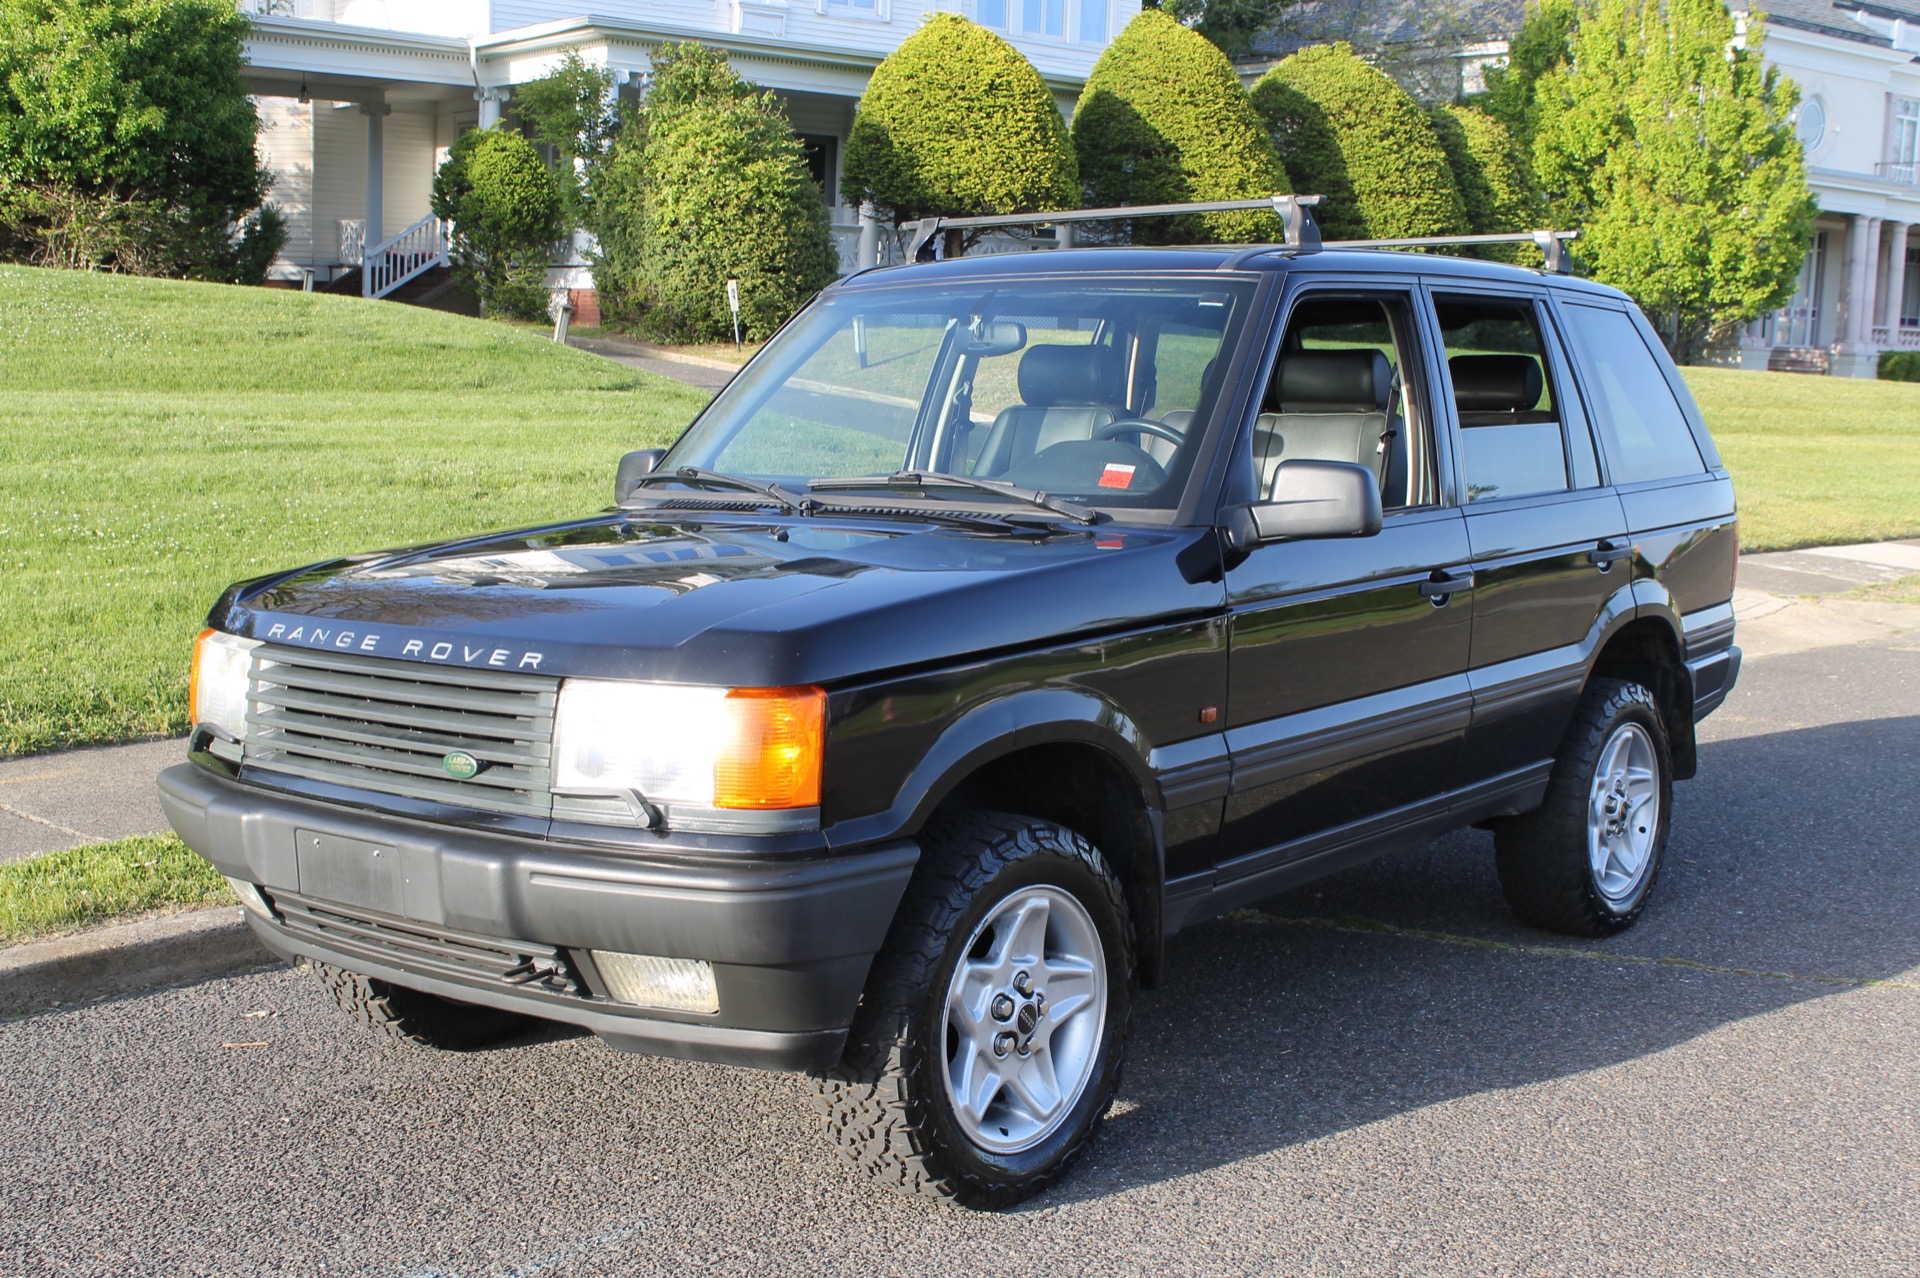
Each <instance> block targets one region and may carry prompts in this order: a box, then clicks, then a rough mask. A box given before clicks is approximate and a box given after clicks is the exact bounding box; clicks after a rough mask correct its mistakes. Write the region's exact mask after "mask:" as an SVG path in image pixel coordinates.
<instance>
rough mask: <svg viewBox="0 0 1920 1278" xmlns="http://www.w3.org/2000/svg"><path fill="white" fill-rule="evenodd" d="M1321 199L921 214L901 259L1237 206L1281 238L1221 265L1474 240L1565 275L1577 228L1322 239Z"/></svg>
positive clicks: (927, 258) (1067, 242)
mask: <svg viewBox="0 0 1920 1278" xmlns="http://www.w3.org/2000/svg"><path fill="white" fill-rule="evenodd" d="M1324 198H1325V197H1323V196H1318V195H1270V196H1267V197H1265V198H1263V199H1257V200H1205V201H1200V202H1198V203H1191V204H1135V205H1120V206H1118V207H1114V208H1104V209H1063V210H1060V211H1058V212H1053V213H1001V214H990V215H988V216H985V217H923V218H921V219H920V220H918V221H916V222H904V223H902V224H901V227H902V229H903V230H910V231H912V232H913V241H912V243H911V245H910V246H909V247H908V250H907V260H908V261H909V262H931V261H933V260H934V250H933V242H934V237H935V236H937V235H939V234H940V232H942V231H958V230H972V229H982V228H986V227H1000V226H1055V227H1058V228H1059V230H1060V231H1061V232H1064V234H1063V235H1062V236H1061V239H1060V243H1059V247H1062V248H1066V247H1070V246H1071V245H1072V243H1073V237H1072V224H1073V223H1075V222H1110V221H1115V220H1118V219H1122V218H1134V217H1174V216H1178V215H1180V214H1186V213H1227V212H1234V211H1238V210H1242V209H1271V210H1273V211H1274V212H1275V213H1278V214H1279V215H1280V225H1281V234H1282V236H1283V239H1282V242H1281V243H1280V244H1277V245H1274V244H1259V245H1249V246H1248V247H1247V248H1246V249H1245V250H1244V251H1243V252H1241V253H1239V254H1236V255H1235V256H1234V257H1233V258H1232V259H1231V260H1230V261H1229V262H1228V263H1227V264H1228V265H1229V266H1238V265H1240V264H1241V263H1242V262H1244V261H1246V260H1247V259H1249V258H1252V257H1258V256H1260V255H1262V254H1265V253H1271V252H1274V251H1276V250H1279V249H1284V250H1290V251H1292V252H1295V253H1312V252H1316V251H1318V250H1320V249H1323V248H1373V249H1393V248H1447V247H1467V246H1471V245H1475V244H1533V245H1536V246H1538V248H1539V249H1540V254H1541V256H1542V257H1544V258H1545V259H1546V261H1545V263H1544V265H1545V267H1546V269H1547V270H1549V271H1552V272H1554V273H1556V274H1559V275H1567V274H1571V273H1572V271H1573V262H1572V260H1571V259H1570V258H1569V257H1568V255H1567V251H1566V246H1567V243H1568V242H1569V241H1572V240H1577V239H1579V238H1580V232H1578V231H1549V230H1539V231H1513V232H1504V233H1500V234H1494V235H1414V236H1406V237H1404V238H1400V239H1388V240H1322V239H1321V238H1320V227H1319V225H1318V224H1317V223H1315V221H1314V220H1313V213H1312V211H1311V210H1312V207H1313V206H1314V205H1317V204H1320V203H1322V202H1323V200H1324Z"/></svg>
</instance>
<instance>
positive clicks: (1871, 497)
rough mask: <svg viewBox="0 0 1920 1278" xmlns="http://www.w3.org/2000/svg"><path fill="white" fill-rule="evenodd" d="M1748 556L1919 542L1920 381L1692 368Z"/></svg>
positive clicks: (1689, 371) (1689, 375)
mask: <svg viewBox="0 0 1920 1278" xmlns="http://www.w3.org/2000/svg"><path fill="white" fill-rule="evenodd" d="M1686 378H1687V384H1688V385H1689V386H1691V387H1692V388H1693V394H1694V397H1695V398H1696V399H1698V400H1699V401H1700V409H1701V411H1702V412H1703V413H1705V414H1706V417H1707V425H1708V426H1709V427H1710V428H1711V429H1712V431H1713V438H1714V442H1715V443H1717V444H1719V446H1720V452H1721V454H1722V455H1723V456H1724V457H1725V459H1726V463H1727V469H1728V470H1729V471H1731V472H1732V473H1733V481H1734V484H1735V486H1736V488H1737V489H1738V491H1739V497H1740V545H1741V548H1742V549H1743V550H1749V551H1756V550H1789V549H1792V548H1794V547H1796V546H1837V545H1845V544H1847V543H1849V542H1860V541H1885V540H1889V539H1892V538H1899V537H1916V536H1920V385H1915V384H1913V383H1911V382H1867V381H1855V380H1852V379H1850V378H1840V377H1803V376H1794V375H1792V374H1788V373H1743V372H1736V371H1734V370H1731V369H1720V368H1689V369H1687V370H1686Z"/></svg>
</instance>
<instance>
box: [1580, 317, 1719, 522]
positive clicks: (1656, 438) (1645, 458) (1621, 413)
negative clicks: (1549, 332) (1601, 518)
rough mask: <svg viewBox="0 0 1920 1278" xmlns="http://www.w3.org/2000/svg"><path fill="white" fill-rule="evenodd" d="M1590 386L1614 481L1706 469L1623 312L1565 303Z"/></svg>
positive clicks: (1682, 418) (1674, 403) (1650, 356)
mask: <svg viewBox="0 0 1920 1278" xmlns="http://www.w3.org/2000/svg"><path fill="white" fill-rule="evenodd" d="M1564 313H1565V314H1566V317H1567V323H1568V325H1569V326H1570V327H1571V328H1572V329H1573V333H1574V337H1575V339H1576V340H1577V341H1578V342H1579V343H1580V349H1581V351H1582V352H1583V353H1584V354H1585V355H1586V357H1587V359H1586V364H1587V371H1588V373H1589V374H1590V380H1591V382H1592V385H1591V386H1590V387H1589V388H1588V391H1589V393H1590V395H1591V396H1592V400H1593V411H1594V416H1595V417H1596V418H1598V419H1599V420H1598V421H1597V422H1596V423H1595V424H1596V425H1597V426H1598V428H1599V432H1600V438H1601V440H1602V442H1603V444H1604V446H1605V448H1606V453H1607V463H1608V465H1609V466H1610V467H1611V468H1612V471H1613V482H1614V483H1616V484H1636V483H1639V482H1641V481H1642V480H1647V479H1672V478H1675V477H1677V476H1681V475H1698V474H1701V473H1703V472H1704V471H1705V470H1706V463H1704V462H1702V461H1701V460H1700V448H1699V446H1698V445H1697V444H1695V443H1694V442H1693V431H1692V430H1690V429H1689V428H1688V427H1687V419H1686V416H1685V415H1684V414H1683V413H1682V412H1681V411H1680V404H1679V402H1678V401H1677V400H1675V399H1674V397H1673V392H1672V391H1671V390H1670V389H1668V387H1667V379H1666V376H1665V374H1663V373H1662V372H1661V371H1660V365H1659V364H1658V363H1657V362H1655V360H1654V358H1653V353H1652V352H1651V351H1649V350H1648V349H1647V344H1646V342H1645V341H1643V340H1642V339H1641V337H1640V330H1639V329H1638V328H1636V327H1635V326H1634V323H1633V321H1632V320H1631V319H1629V318H1628V317H1627V316H1626V315H1625V314H1624V313H1622V312H1620V311H1614V310H1603V309H1601V308H1600V307H1597V306H1578V305H1569V306H1566V307H1564Z"/></svg>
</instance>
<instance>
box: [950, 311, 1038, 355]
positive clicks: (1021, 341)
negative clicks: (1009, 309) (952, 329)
mask: <svg viewBox="0 0 1920 1278" xmlns="http://www.w3.org/2000/svg"><path fill="white" fill-rule="evenodd" d="M1026 344H1027V326H1026V325H1025V324H1022V323H1020V322H1019V321H1018V320H992V321H989V322H987V323H981V322H979V320H978V319H977V317H976V319H975V322H974V324H973V325H972V326H971V327H969V328H968V329H967V335H966V337H965V338H964V339H962V341H961V343H960V348H961V349H962V350H964V351H965V352H966V353H967V354H969V355H979V356H981V357H982V358H987V357H991V356H994V355H1011V354H1013V353H1014V352H1015V351H1017V350H1019V349H1020V348H1021V347H1023V346H1025V345H1026Z"/></svg>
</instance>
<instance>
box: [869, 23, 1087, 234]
mask: <svg viewBox="0 0 1920 1278" xmlns="http://www.w3.org/2000/svg"><path fill="white" fill-rule="evenodd" d="M845 179H846V183H847V185H848V187H849V188H851V189H852V190H853V191H854V192H856V193H857V194H858V195H859V196H860V197H861V198H864V199H869V200H872V201H873V203H874V205H875V206H876V207H877V208H879V209H880V211H881V212H882V214H883V215H885V216H888V217H891V218H892V219H893V220H894V221H895V222H905V221H910V220H912V219H914V218H918V217H921V216H923V215H928V214H943V215H946V216H949V217H965V216H970V215H971V216H978V215H981V214H987V213H1031V212H1040V211H1042V210H1046V209H1070V208H1075V207H1078V205H1079V203H1080V179H1079V174H1078V172H1077V169H1076V166H1075V163H1074V156H1073V145H1072V143H1071V142H1070V141H1069V140H1068V138H1067V124H1066V121H1065V120H1063V119H1061V117H1060V108H1059V106H1058V105H1057V104H1056V103H1055V102H1054V100H1053V94H1052V93H1051V92H1049V91H1048V89H1047V86H1046V82H1045V81H1043V80H1042V79H1041V78H1040V73H1039V72H1038V71H1036V70H1034V69H1033V64H1032V63H1030V62H1028V61H1027V60H1026V58H1025V57H1023V56H1021V53H1020V51H1019V50H1018V49H1016V48H1014V47H1013V46H1012V45H1011V44H1008V43H1007V42H1006V41H1005V40H1003V39H1001V38H1000V37H999V36H997V35H995V34H994V33H993V32H991V31H989V30H987V29H986V28H985V27H982V26H977V25H976V24H974V23H972V22H969V21H967V20H966V19H965V18H962V17H960V16H959V15H957V14H951V13H940V14H935V15H934V16H933V17H932V18H931V19H930V20H929V21H928V22H927V24H926V25H925V26H923V27H921V28H920V30H918V31H916V32H914V33H913V35H911V36H909V37H908V38H907V39H906V41H905V42H904V43H902V44H901V46H900V47H899V48H898V49H895V50H894V51H893V52H892V53H891V54H889V55H888V56H887V58H886V60H885V61H883V62H882V63H881V64H880V65H879V66H878V67H877V68H875V69H874V73H873V78H872V79H871V80H869V81H868V82H867V91H866V93H865V94H863V95H862V96H861V98H860V109H859V112H858V113H857V114H856V115H855V116H854V118H853V132H852V135H851V136H850V137H849V138H848V139H847V162H846V170H845Z"/></svg>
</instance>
